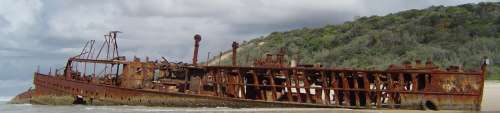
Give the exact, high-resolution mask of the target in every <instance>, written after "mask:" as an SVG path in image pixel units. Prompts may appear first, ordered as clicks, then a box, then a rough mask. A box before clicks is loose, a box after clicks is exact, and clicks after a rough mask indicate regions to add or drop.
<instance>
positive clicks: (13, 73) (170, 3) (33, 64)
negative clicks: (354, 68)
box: [0, 0, 491, 97]
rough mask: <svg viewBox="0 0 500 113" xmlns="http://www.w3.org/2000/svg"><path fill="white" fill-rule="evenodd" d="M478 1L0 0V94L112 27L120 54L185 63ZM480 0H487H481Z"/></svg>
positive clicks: (23, 85)
mask: <svg viewBox="0 0 500 113" xmlns="http://www.w3.org/2000/svg"><path fill="white" fill-rule="evenodd" d="M481 1H482V0H0V91H2V93H0V97H2V96H14V95H16V94H17V93H20V92H22V91H24V90H27V89H28V88H29V87H32V79H33V72H35V71H36V68H37V66H40V70H41V72H47V71H48V70H49V68H52V69H54V68H61V67H63V64H65V61H66V60H67V58H68V57H70V56H74V55H77V54H79V53H80V51H81V49H82V47H83V46H84V44H85V42H86V41H88V40H96V41H97V42H98V43H102V41H103V40H104V37H103V35H104V34H106V33H108V32H109V31H114V30H118V31H121V32H122V33H120V34H118V45H119V51H120V54H121V55H125V56H127V58H128V59H130V58H132V57H133V56H137V57H142V58H144V57H146V56H150V57H152V58H158V57H161V56H164V57H165V58H167V59H169V61H183V62H189V61H190V59H191V58H192V49H193V36H194V35H195V34H200V35H201V36H202V41H201V46H200V57H201V58H199V59H200V60H204V59H205V56H206V54H207V53H208V52H211V53H219V52H220V51H225V50H228V49H230V48H231V42H232V41H237V42H242V41H245V40H251V39H253V38H257V37H260V36H266V35H268V34H269V33H271V32H275V31H287V30H291V29H299V28H304V27H309V28H315V27H322V26H325V25H334V24H341V23H343V22H346V21H352V20H353V19H354V18H355V17H360V16H372V15H380V16H383V15H386V14H390V13H396V12H399V11H403V10H409V9H423V8H427V7H430V6H433V5H445V6H450V5H459V4H466V3H477V2H481ZM487 1H488V0H487ZM490 1H491V0H490Z"/></svg>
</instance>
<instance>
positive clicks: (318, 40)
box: [216, 3, 500, 79]
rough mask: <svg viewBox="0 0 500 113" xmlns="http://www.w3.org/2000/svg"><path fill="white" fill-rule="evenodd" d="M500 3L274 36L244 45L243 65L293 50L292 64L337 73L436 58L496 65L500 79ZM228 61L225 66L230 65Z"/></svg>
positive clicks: (471, 65) (443, 62)
mask: <svg viewBox="0 0 500 113" xmlns="http://www.w3.org/2000/svg"><path fill="white" fill-rule="evenodd" d="M498 44H500V3H479V4H464V5H460V6H453V7H443V6H433V7H429V8H427V9H423V10H407V11H403V12H399V13H394V14H388V15H385V16H370V17H361V18H358V19H356V20H354V21H351V22H345V23H343V24H339V25H327V26H324V27H321V28H303V29H297V30H291V31H286V32H273V33H271V34H270V35H268V36H266V37H260V38H257V39H253V40H251V41H248V42H244V43H243V44H242V45H241V48H242V49H241V50H240V52H239V53H238V56H239V58H238V61H239V64H241V65H247V64H249V63H252V61H253V60H254V59H256V58H260V57H262V56H264V54H266V53H276V52H277V51H278V50H279V49H280V48H286V49H287V56H286V57H287V59H292V58H293V59H300V62H301V63H309V64H313V63H321V64H322V65H324V66H327V67H331V66H337V67H353V68H363V69H385V68H386V67H387V66H388V65H390V64H401V62H403V61H413V60H417V59H420V60H423V61H424V62H425V60H426V59H428V58H430V59H432V60H433V62H434V63H435V64H437V65H439V66H440V67H442V68H445V67H446V66H450V65H458V66H463V68H464V69H467V70H470V69H478V68H479V65H480V60H481V58H482V57H483V56H487V57H489V58H490V59H492V61H493V62H492V63H491V65H490V66H489V76H488V79H500V65H499V64H500V48H499V47H498V46H497V45H498ZM216 58H217V57H216ZM228 60H229V59H224V61H222V63H223V64H229V61H228Z"/></svg>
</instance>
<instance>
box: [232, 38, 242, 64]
mask: <svg viewBox="0 0 500 113" xmlns="http://www.w3.org/2000/svg"><path fill="white" fill-rule="evenodd" d="M239 46H240V44H238V43H237V42H233V58H232V61H233V66H236V52H237V51H236V50H238V47H239Z"/></svg>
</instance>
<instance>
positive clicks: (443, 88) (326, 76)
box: [17, 32, 488, 110]
mask: <svg viewBox="0 0 500 113" xmlns="http://www.w3.org/2000/svg"><path fill="white" fill-rule="evenodd" d="M116 33H117V32H110V34H109V35H105V36H106V40H105V43H103V45H102V46H101V49H100V50H99V52H98V53H94V52H95V51H96V50H97V49H94V48H93V45H94V41H90V43H89V42H88V43H87V44H86V45H85V47H84V49H83V50H82V53H80V54H79V55H77V56H75V57H71V58H69V59H68V61H67V64H66V66H65V67H64V70H63V71H62V73H61V71H59V70H56V71H55V73H52V72H51V71H50V72H49V73H48V74H41V73H39V71H37V72H36V73H35V75H34V84H35V89H34V90H30V91H29V92H27V93H23V94H21V95H19V96H18V97H17V98H19V99H22V98H36V97H40V96H47V95H49V96H65V95H66V96H67V95H69V96H75V97H83V98H85V100H87V102H88V103H90V104H94V103H96V102H104V103H107V104H113V105H148V106H176V107H238V108H239V107H332V108H355V109H435V110H438V109H439V110H480V108H481V103H482V101H481V100H482V96H483V89H484V78H485V72H486V66H487V64H488V60H487V58H485V59H484V60H483V61H482V62H481V63H480V66H481V67H480V69H477V70H472V71H464V70H463V69H461V68H460V67H457V66H450V67H449V68H447V69H446V70H441V69H439V68H438V67H436V66H435V65H433V63H432V61H430V60H428V61H427V62H426V63H425V64H422V63H421V61H416V62H415V63H411V62H405V63H404V64H403V65H402V66H395V65H391V66H390V67H389V68H388V69H386V70H360V69H351V68H338V67H322V66H320V65H294V64H293V63H291V65H290V66H288V63H286V60H285V57H284V56H285V54H284V53H282V52H281V53H279V54H277V55H276V56H273V55H270V54H268V55H266V57H265V58H264V59H258V60H256V61H255V63H254V64H253V65H247V66H239V65H238V63H237V62H236V57H237V56H236V52H237V49H238V46H239V45H238V43H236V42H234V43H233V45H232V47H233V53H232V54H233V55H232V65H231V66H208V65H198V64H197V56H198V53H197V52H198V47H199V44H198V43H199V41H201V36H199V35H196V36H195V49H194V56H193V63H192V64H183V63H172V62H168V61H167V60H166V59H163V61H150V60H149V59H148V58H146V60H145V61H141V60H140V59H139V58H134V59H133V60H132V61H127V60H125V57H124V56H119V55H118V52H117V51H116V50H118V47H117V45H116ZM87 45H90V47H89V48H88V47H87ZM105 45H107V52H108V53H105V54H106V57H105V58H100V56H99V55H100V54H101V50H103V47H106V46H105ZM110 47H111V48H110ZM110 50H112V51H110ZM103 54H104V53H103ZM94 55H96V56H94ZM108 55H109V56H108ZM101 57H102V56H101ZM87 65H90V66H91V67H89V68H87ZM99 65H100V66H99ZM97 67H101V68H102V67H103V68H102V70H97V71H96V68H97ZM99 71H100V72H99Z"/></svg>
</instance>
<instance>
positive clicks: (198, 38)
mask: <svg viewBox="0 0 500 113" xmlns="http://www.w3.org/2000/svg"><path fill="white" fill-rule="evenodd" d="M200 41H201V36H200V35H199V34H196V35H194V53H193V65H195V66H196V65H198V48H199V47H200Z"/></svg>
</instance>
